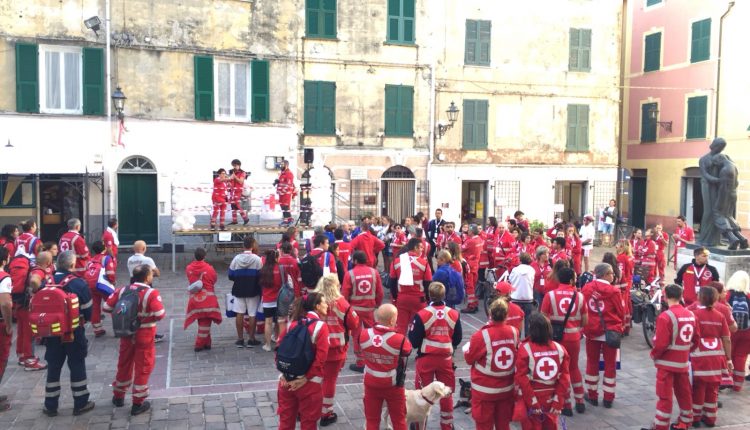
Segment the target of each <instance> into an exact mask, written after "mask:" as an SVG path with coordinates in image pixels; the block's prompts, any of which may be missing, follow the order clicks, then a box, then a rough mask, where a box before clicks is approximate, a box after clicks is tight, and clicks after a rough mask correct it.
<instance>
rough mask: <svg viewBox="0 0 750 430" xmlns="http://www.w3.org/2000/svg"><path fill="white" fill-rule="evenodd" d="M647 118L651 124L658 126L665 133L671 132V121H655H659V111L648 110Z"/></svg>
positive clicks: (654, 108)
mask: <svg viewBox="0 0 750 430" xmlns="http://www.w3.org/2000/svg"><path fill="white" fill-rule="evenodd" d="M648 117H649V119H650V120H651V121H652V122H654V123H656V124H659V126H660V127H661V128H663V129H664V130H665V131H666V132H667V133H671V132H672V121H657V120H658V119H659V109H657V108H656V107H652V108H651V109H649V110H648Z"/></svg>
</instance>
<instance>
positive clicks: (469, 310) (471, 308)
mask: <svg viewBox="0 0 750 430" xmlns="http://www.w3.org/2000/svg"><path fill="white" fill-rule="evenodd" d="M477 311H479V306H477V305H473V306H472V305H469V306H467V307H465V308H463V309H461V313H462V314H475V313H477Z"/></svg>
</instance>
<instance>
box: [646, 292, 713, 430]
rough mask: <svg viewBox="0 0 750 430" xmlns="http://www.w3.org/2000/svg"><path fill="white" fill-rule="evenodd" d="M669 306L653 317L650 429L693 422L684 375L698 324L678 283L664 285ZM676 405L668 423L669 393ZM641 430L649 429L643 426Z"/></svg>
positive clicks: (661, 429)
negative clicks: (683, 302) (677, 410)
mask: <svg viewBox="0 0 750 430" xmlns="http://www.w3.org/2000/svg"><path fill="white" fill-rule="evenodd" d="M664 295H665V296H666V299H667V304H668V305H669V309H667V310H665V311H664V312H662V313H660V314H659V316H658V317H656V332H655V333H654V347H653V349H651V358H652V359H653V360H654V366H655V367H656V384H655V385H656V397H657V401H656V416H655V417H654V423H653V426H652V427H650V429H653V430H667V429H678V430H679V429H687V428H690V425H691V424H693V402H692V395H691V389H690V379H689V377H688V376H689V375H688V366H689V355H690V350H691V349H694V348H697V347H698V344H699V342H698V340H699V339H700V328H699V327H698V325H697V322H696V320H695V316H694V315H693V313H692V312H690V311H689V310H687V309H685V308H684V307H682V305H681V304H680V300H681V299H682V287H680V286H679V285H676V284H669V285H667V286H666V287H664ZM673 395H674V396H675V397H676V398H677V404H678V405H679V408H680V419H679V422H677V423H675V424H673V425H672V426H671V427H670V418H671V417H672V396H673ZM645 430H649V428H646V429H645Z"/></svg>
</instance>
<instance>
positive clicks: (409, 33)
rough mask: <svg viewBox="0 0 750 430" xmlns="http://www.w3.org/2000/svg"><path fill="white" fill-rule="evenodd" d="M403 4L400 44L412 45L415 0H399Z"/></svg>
mask: <svg viewBox="0 0 750 430" xmlns="http://www.w3.org/2000/svg"><path fill="white" fill-rule="evenodd" d="M401 2H402V4H403V6H402V7H403V19H402V23H403V24H402V25H403V34H402V35H403V39H402V40H401V41H402V42H405V43H414V18H415V16H416V13H415V12H416V10H415V6H416V5H415V2H416V0H401Z"/></svg>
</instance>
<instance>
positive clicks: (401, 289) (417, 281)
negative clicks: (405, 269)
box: [390, 252, 432, 297]
mask: <svg viewBox="0 0 750 430" xmlns="http://www.w3.org/2000/svg"><path fill="white" fill-rule="evenodd" d="M409 259H410V260H411V271H412V274H413V275H414V283H413V284H411V285H401V284H398V293H399V294H406V295H410V296H419V297H421V296H423V295H424V291H423V288H422V281H431V280H432V272H431V271H430V266H428V265H427V261H426V260H425V259H424V258H420V257H417V256H416V255H414V254H412V253H411V252H409ZM390 276H391V278H392V279H396V282H398V279H399V277H400V276H401V259H400V258H399V257H393V266H392V267H391V274H390Z"/></svg>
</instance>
